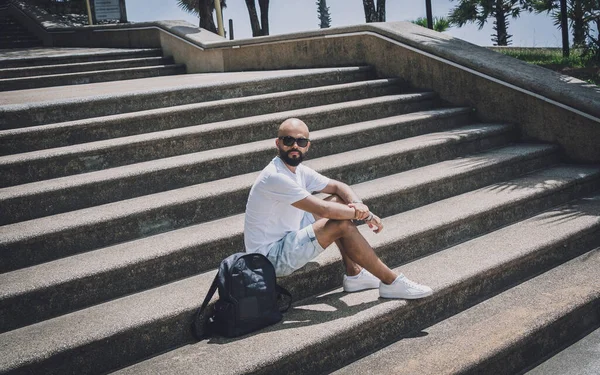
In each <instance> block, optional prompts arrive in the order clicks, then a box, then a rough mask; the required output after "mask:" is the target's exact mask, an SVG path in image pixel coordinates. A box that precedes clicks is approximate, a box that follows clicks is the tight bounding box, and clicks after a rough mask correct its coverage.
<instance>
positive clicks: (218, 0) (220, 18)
mask: <svg viewBox="0 0 600 375" xmlns="http://www.w3.org/2000/svg"><path fill="white" fill-rule="evenodd" d="M215 10H216V11H217V29H218V32H219V35H221V36H223V37H224V36H225V29H224V28H223V14H222V13H221V0H215Z"/></svg>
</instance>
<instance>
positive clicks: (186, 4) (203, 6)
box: [177, 0, 227, 34]
mask: <svg viewBox="0 0 600 375" xmlns="http://www.w3.org/2000/svg"><path fill="white" fill-rule="evenodd" d="M220 1H221V8H226V7H227V4H225V0H220ZM177 5H179V7H180V8H181V9H183V10H184V11H186V12H188V13H190V14H194V15H196V16H198V17H199V18H200V23H199V26H200V27H201V28H203V29H206V30H208V31H211V32H213V33H215V34H217V26H216V25H215V20H214V19H213V12H214V10H215V2H214V0H177Z"/></svg>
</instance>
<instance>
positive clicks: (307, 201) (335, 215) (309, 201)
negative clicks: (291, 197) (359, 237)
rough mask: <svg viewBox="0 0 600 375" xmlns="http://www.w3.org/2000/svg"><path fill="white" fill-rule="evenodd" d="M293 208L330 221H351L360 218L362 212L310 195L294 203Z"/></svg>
mask: <svg viewBox="0 0 600 375" xmlns="http://www.w3.org/2000/svg"><path fill="white" fill-rule="evenodd" d="M292 206H294V207H296V208H299V209H301V210H303V211H307V212H310V213H311V214H315V215H317V216H320V217H326V218H328V219H337V220H351V219H358V218H360V212H359V211H357V210H356V209H354V208H353V207H350V206H346V205H343V204H339V203H335V202H329V201H325V200H323V199H319V198H317V197H315V196H314V195H309V196H308V197H306V198H304V199H301V200H299V201H298V202H295V203H292Z"/></svg>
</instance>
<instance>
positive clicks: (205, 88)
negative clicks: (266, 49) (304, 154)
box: [0, 67, 375, 152]
mask: <svg viewBox="0 0 600 375" xmlns="http://www.w3.org/2000/svg"><path fill="white" fill-rule="evenodd" d="M374 78H375V76H374V71H373V69H372V68H369V67H348V68H321V69H292V70H283V71H267V72H237V73H220V74H219V75H217V74H188V75H186V80H185V81H184V82H181V80H179V81H177V82H158V83H155V82H154V81H155V80H156V79H147V80H144V81H143V84H140V83H139V82H137V81H136V82H135V83H137V85H133V84H130V85H128V86H127V87H128V89H127V90H123V89H122V88H121V90H116V89H115V85H114V84H112V85H111V87H110V88H105V89H104V90H100V87H98V86H102V85H106V84H96V85H95V87H96V88H98V90H95V91H94V90H92V92H91V93H90V92H88V91H86V92H81V93H79V92H78V94H79V95H76V96H75V97H73V96H72V95H71V96H68V94H69V93H67V92H64V90H63V91H62V92H60V93H59V95H58V96H59V97H58V98H57V97H56V96H57V95H56V93H55V92H56V91H57V90H56V89H53V90H52V92H47V93H46V95H38V96H33V95H32V94H33V93H29V95H27V96H26V97H23V96H22V95H18V96H17V97H15V98H12V99H13V100H12V101H11V102H9V103H11V104H9V105H3V106H2V107H0V113H1V114H2V116H0V128H1V129H13V128H14V129H18V128H24V127H29V126H35V125H43V124H52V123H57V122H65V121H73V120H79V119H83V118H92V117H100V116H108V115H113V114H115V113H128V112H136V111H143V110H148V109H155V108H165V107H173V106H177V105H184V104H193V103H202V102H208V101H214V100H223V99H231V98H240V97H244V96H252V95H260V94H268V93H274V92H282V91H291V90H300V89H307V88H311V87H320V86H327V85H335V84H343V83H352V82H357V81H365V80H368V79H374ZM171 80H173V79H171ZM130 83H133V82H130ZM88 87H89V86H88ZM78 88H79V87H77V88H73V89H74V90H75V89H78ZM46 91H48V89H45V90H44V89H38V90H37V91H36V93H40V92H41V93H42V94H43V93H45V92H46ZM79 91H81V90H79ZM12 96H15V95H14V94H13V95H12ZM32 96H33V98H34V99H33V100H32V99H31V97H32ZM65 97H66V99H65ZM24 101H27V104H21V103H23V102H24ZM71 141H72V142H73V141H74V140H71ZM67 144H69V143H53V144H52V145H53V146H52V147H57V146H64V145H67ZM48 147H49V146H45V147H44V148H48ZM30 149H31V148H25V151H27V150H30ZM17 150H18V149H17ZM14 152H18V151H14Z"/></svg>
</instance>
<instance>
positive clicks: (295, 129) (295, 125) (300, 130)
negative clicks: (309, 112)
mask: <svg viewBox="0 0 600 375" xmlns="http://www.w3.org/2000/svg"><path fill="white" fill-rule="evenodd" d="M286 135H291V136H294V137H297V136H298V135H303V136H304V137H306V138H308V126H306V124H305V123H304V121H302V120H300V119H297V118H289V119H287V120H285V121H284V122H282V123H281V125H279V130H278V131H277V136H278V137H283V136H286Z"/></svg>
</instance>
